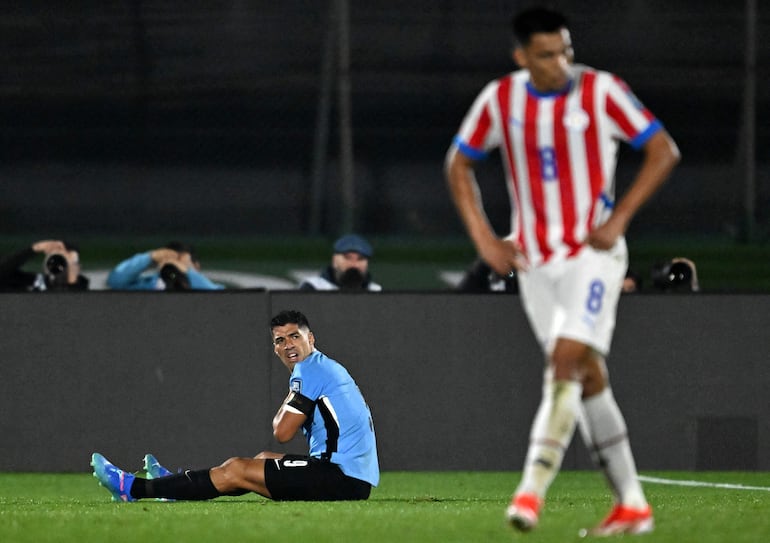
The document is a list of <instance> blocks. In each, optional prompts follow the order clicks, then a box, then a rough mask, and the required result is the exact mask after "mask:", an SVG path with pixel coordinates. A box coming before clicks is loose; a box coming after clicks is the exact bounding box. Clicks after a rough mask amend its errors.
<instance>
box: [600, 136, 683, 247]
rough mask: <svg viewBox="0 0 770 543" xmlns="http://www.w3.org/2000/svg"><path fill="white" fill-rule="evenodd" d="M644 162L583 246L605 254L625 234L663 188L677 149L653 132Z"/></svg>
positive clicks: (668, 139) (645, 151) (672, 167)
mask: <svg viewBox="0 0 770 543" xmlns="http://www.w3.org/2000/svg"><path fill="white" fill-rule="evenodd" d="M642 151H643V152H644V160H643V161H642V165H641V167H640V168H639V172H638V173H637V175H636V179H635V180H634V181H633V183H631V186H630V187H629V189H628V190H627V191H626V193H625V194H624V195H623V198H622V199H621V200H620V201H619V202H618V203H617V205H616V206H615V209H614V211H613V212H612V215H610V218H609V219H608V220H607V222H606V223H604V224H603V225H601V226H600V227H598V228H596V229H595V230H593V231H591V232H590V233H589V234H588V237H587V238H586V243H588V244H589V245H591V246H592V247H594V248H596V249H601V250H608V249H610V248H611V247H612V246H613V245H615V242H616V241H617V239H618V237H620V236H622V235H623V234H625V232H626V229H627V228H628V225H629V224H630V223H631V219H633V217H634V215H635V214H636V212H637V211H638V210H639V208H641V207H642V206H643V205H644V204H645V203H646V202H647V200H649V199H650V198H651V197H652V195H653V194H655V192H656V191H657V190H658V189H659V188H660V187H661V186H662V185H663V183H664V182H665V181H666V179H667V178H668V176H669V174H670V173H671V170H673V169H674V166H676V164H677V163H678V162H679V159H680V155H679V149H678V148H677V146H676V143H674V140H673V139H672V138H671V136H669V134H668V132H666V131H665V130H662V129H661V130H659V131H658V132H656V133H655V134H654V135H653V136H652V137H650V139H649V140H647V142H646V143H645V144H644V147H642Z"/></svg>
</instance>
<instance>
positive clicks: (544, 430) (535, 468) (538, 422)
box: [515, 372, 583, 499]
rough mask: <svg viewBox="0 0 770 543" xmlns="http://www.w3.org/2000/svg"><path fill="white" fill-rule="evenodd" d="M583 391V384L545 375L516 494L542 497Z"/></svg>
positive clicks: (570, 430) (574, 421) (555, 469)
mask: <svg viewBox="0 0 770 543" xmlns="http://www.w3.org/2000/svg"><path fill="white" fill-rule="evenodd" d="M548 373H550V372H548ZM582 391H583V386H582V385H581V384H580V383H578V382H576V381H553V380H552V379H551V378H550V375H546V379H545V382H544V384H543V397H542V398H541V400H540V407H539V408H538V410H537V415H535V420H534V421H533V422H532V430H531V432H530V436H529V450H528V451H527V459H526V461H525V463H524V472H523V474H522V479H521V482H520V483H519V486H518V488H517V489H516V492H515V493H516V494H523V493H528V494H536V495H537V496H538V497H539V498H541V499H542V498H543V497H545V493H546V492H547V490H548V487H549V486H551V483H552V482H553V479H554V477H556V474H557V473H558V472H559V468H560V467H561V463H562V460H563V459H564V452H565V451H566V450H567V447H568V446H569V443H570V441H571V440H572V435H573V434H574V432H575V425H576V424H577V418H578V414H579V411H580V395H581V394H582Z"/></svg>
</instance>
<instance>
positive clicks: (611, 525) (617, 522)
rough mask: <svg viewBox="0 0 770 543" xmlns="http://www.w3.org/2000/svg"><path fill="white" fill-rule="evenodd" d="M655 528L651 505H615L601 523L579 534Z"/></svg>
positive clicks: (631, 531)
mask: <svg viewBox="0 0 770 543" xmlns="http://www.w3.org/2000/svg"><path fill="white" fill-rule="evenodd" d="M653 529H655V521H654V520H653V518H652V507H650V506H649V505H647V506H645V507H644V508H643V509H634V508H632V507H626V506H624V505H616V506H615V507H613V508H612V511H610V514H609V515H607V518H605V519H604V520H603V521H602V522H601V524H599V525H598V526H596V527H595V528H592V529H591V530H581V531H580V535H581V536H582V537H585V536H594V537H606V536H610V535H616V534H647V533H650V532H652V531H653Z"/></svg>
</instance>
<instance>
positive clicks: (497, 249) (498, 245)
mask: <svg viewBox="0 0 770 543" xmlns="http://www.w3.org/2000/svg"><path fill="white" fill-rule="evenodd" d="M479 256H481V259H482V260H483V261H484V262H486V263H487V264H488V265H489V267H490V268H492V269H493V270H494V271H495V273H497V274H498V275H500V276H501V277H506V276H507V275H509V274H510V273H511V272H512V271H514V270H519V271H526V270H527V268H528V267H529V263H528V262H527V258H526V256H524V253H523V252H522V250H521V246H520V245H519V244H518V243H517V242H515V241H513V240H511V239H500V238H494V239H492V240H490V241H489V242H488V243H486V244H485V245H484V247H480V248H479Z"/></svg>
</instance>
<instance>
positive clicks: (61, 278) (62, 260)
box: [43, 253, 69, 287]
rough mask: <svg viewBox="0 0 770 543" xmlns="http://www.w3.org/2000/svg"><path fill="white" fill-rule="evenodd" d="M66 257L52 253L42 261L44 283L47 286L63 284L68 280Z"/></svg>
mask: <svg viewBox="0 0 770 543" xmlns="http://www.w3.org/2000/svg"><path fill="white" fill-rule="evenodd" d="M68 267H69V264H68V262H67V257H66V256H64V255H63V254H60V253H52V254H50V255H48V256H47V257H46V258H45V261H44V262H43V271H44V273H45V279H46V283H48V285H49V286H58V287H61V286H64V285H66V284H67V280H68V274H67V271H68Z"/></svg>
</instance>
